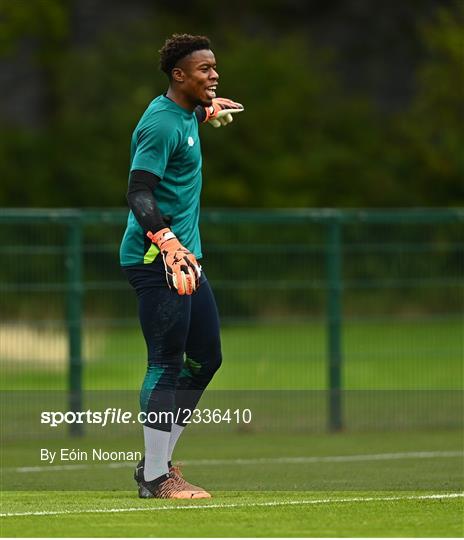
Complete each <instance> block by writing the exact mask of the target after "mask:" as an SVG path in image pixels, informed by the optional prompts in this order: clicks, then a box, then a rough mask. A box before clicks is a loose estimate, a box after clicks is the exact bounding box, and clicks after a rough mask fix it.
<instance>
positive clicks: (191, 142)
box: [187, 137, 195, 146]
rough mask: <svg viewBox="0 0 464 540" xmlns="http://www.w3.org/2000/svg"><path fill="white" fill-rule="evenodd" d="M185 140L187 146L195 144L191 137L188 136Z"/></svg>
mask: <svg viewBox="0 0 464 540" xmlns="http://www.w3.org/2000/svg"><path fill="white" fill-rule="evenodd" d="M187 142H188V145H189V146H193V145H194V144H195V141H194V140H193V137H189V138H188V139H187Z"/></svg>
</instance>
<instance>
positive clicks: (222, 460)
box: [0, 319, 464, 537]
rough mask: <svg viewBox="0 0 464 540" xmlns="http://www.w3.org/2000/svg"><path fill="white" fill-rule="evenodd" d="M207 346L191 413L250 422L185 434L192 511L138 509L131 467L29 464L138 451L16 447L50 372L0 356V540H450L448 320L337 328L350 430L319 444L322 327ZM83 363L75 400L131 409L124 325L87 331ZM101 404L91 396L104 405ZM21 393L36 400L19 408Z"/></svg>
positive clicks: (60, 374)
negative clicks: (211, 355) (216, 362)
mask: <svg viewBox="0 0 464 540" xmlns="http://www.w3.org/2000/svg"><path fill="white" fill-rule="evenodd" d="M222 339H223V352H224V364H223V367H222V368H221V370H220V372H219V373H218V374H217V377H216V378H215V379H214V381H213V383H212V385H211V387H210V388H211V390H216V392H214V391H210V392H209V393H208V394H207V395H206V396H205V397H204V398H203V401H202V405H203V406H204V404H207V403H209V402H208V400H212V402H214V400H219V401H218V402H219V403H221V404H223V405H227V406H234V405H236V404H237V403H240V406H245V405H246V404H247V403H248V402H249V400H251V399H255V401H253V402H252V403H253V407H254V413H256V421H254V422H253V424H252V425H251V426H250V427H247V428H246V429H237V428H234V429H232V428H230V429H223V427H222V426H220V427H218V428H217V429H215V428H214V426H212V427H211V426H209V427H208V428H207V429H206V428H205V429H202V428H203V426H191V427H189V428H188V431H187V432H186V434H185V436H184V437H183V438H182V439H181V441H180V444H179V447H178V449H177V451H176V458H177V459H178V460H180V461H183V462H185V469H184V472H185V475H186V477H187V479H188V480H190V481H191V482H193V483H197V484H199V485H203V486H204V487H206V488H208V489H210V490H211V492H212V494H213V499H211V500H209V501H196V502H193V503H188V502H185V501H183V502H175V501H146V500H139V499H138V498H137V496H136V491H135V484H134V483H133V480H132V479H131V473H132V467H133V463H119V464H116V465H115V464H108V463H83V464H81V465H82V467H81V466H79V468H73V467H72V466H71V467H68V464H64V465H65V466H64V468H63V467H62V465H63V464H61V465H60V467H61V468H53V467H51V468H50V466H47V465H46V464H44V463H41V462H40V459H39V449H40V448H41V447H45V448H50V449H59V448H61V447H69V448H77V447H79V448H81V449H83V450H87V451H89V452H90V450H91V448H93V447H102V448H105V449H108V450H111V449H116V450H122V449H124V450H128V449H130V450H140V449H141V436H140V431H139V428H138V426H134V430H133V431H128V432H127V433H124V434H123V433H119V435H118V433H117V432H116V435H115V433H112V435H111V436H110V435H108V436H103V435H102V433H99V432H97V431H95V430H94V431H91V432H88V433H87V435H86V436H85V437H83V438H81V439H66V438H64V437H63V436H64V434H65V430H61V431H60V432H57V438H52V437H53V436H52V434H50V433H49V432H47V433H45V436H44V437H43V438H39V436H37V438H35V439H34V438H32V437H30V438H27V437H21V434H22V432H21V431H18V428H17V426H22V429H23V430H24V429H26V430H27V429H28V428H29V427H31V426H32V427H34V425H35V423H36V422H37V420H36V417H37V416H36V412H37V410H38V409H37V407H39V409H40V408H41V407H45V404H47V403H48V401H47V400H48V399H50V401H51V402H52V401H53V399H55V398H54V394H53V393H51V392H48V393H47V392H43V390H45V389H47V390H52V389H65V387H66V363H65V362H61V363H60V362H59V361H58V360H57V361H56V362H55V360H53V361H51V360H50V361H49V362H48V363H47V362H46V361H44V362H37V361H34V358H31V359H30V361H29V360H28V359H26V360H22V361H21V362H20V363H18V362H17V361H15V360H14V359H7V362H6V363H4V365H3V366H2V389H3V390H9V391H11V390H19V392H18V393H16V394H13V393H11V394H6V401H5V403H6V406H5V409H6V411H7V413H8V414H7V416H6V418H5V417H4V418H3V420H4V422H3V427H2V456H1V462H2V478H1V482H2V488H3V493H2V499H1V506H2V509H1V514H2V515H1V518H0V526H1V535H2V536H3V537H5V536H12V537H25V536H35V537H37V536H51V537H63V536H90V537H92V536H94V537H98V536H116V537H125V536H127V537H138V536H142V537H146V536H155V537H156V536H191V537H195V536H296V537H297V536H355V537H356V536H361V537H363V536H364V537H366V536H400V537H401V536H411V537H414V536H436V537H456V536H462V535H463V534H464V526H463V517H462V516H463V509H464V506H463V501H464V500H463V498H462V494H463V487H464V484H463V476H464V474H463V473H464V470H463V469H464V463H463V456H464V454H463V437H462V432H461V431H459V430H458V429H456V428H455V427H453V426H456V423H459V419H461V420H462V397H459V391H460V390H461V389H462V385H463V363H462V359H463V334H462V321H460V320H457V319H437V320H433V321H431V320H428V321H401V322H400V323H399V322H398V321H393V320H390V321H388V320H385V321H371V322H367V321H364V322H362V323H361V322H360V323H355V322H351V323H347V324H346V326H345V330H344V334H343V342H344V367H343V385H344V388H346V389H348V391H349V392H351V394H348V395H346V396H344V413H345V415H346V418H345V419H346V421H347V424H348V427H349V428H350V429H352V428H353V426H355V428H356V429H353V430H352V431H348V432H346V433H338V434H331V435H329V434H324V433H322V432H321V431H323V430H324V429H325V426H326V398H325V396H324V394H323V393H322V392H321V390H324V389H326V387H327V379H326V375H327V361H326V335H325V330H324V325H323V324H322V323H316V322H313V323H310V322H309V323H305V324H296V325H274V326H255V325H250V326H234V327H225V328H224V329H223V333H222ZM34 345H35V347H36V348H37V350H39V349H40V347H41V345H40V343H35V344H34ZM43 347H44V348H45V347H46V344H45V342H44V344H43ZM56 356H57V357H58V354H57V355H56ZM85 356H86V365H85V370H84V388H85V389H93V390H104V389H107V390H110V389H111V390H116V391H117V390H124V389H131V390H134V391H133V392H132V393H127V395H125V397H124V399H126V400H127V401H128V402H130V403H132V405H134V404H135V406H136V402H137V396H136V394H137V389H138V388H139V386H140V381H141V379H142V377H143V374H144V370H145V346H144V343H143V340H142V338H141V335H140V332H139V330H138V328H136V327H128V328H126V327H121V328H119V329H115V328H110V327H108V328H106V329H102V328H92V327H87V328H86V332H85ZM285 389H287V390H288V392H286V393H285V392H282V391H283V390H285ZM24 390H26V392H24ZM33 390H40V392H37V393H34V392H32V391H33ZM257 390H261V391H260V392H258V391H257ZM276 390H278V392H276ZM306 390H307V391H309V393H308V392H304V391H306ZM227 391H231V392H227ZM240 391H242V392H240ZM266 391H270V392H266ZM356 391H360V392H358V393H356ZM417 391H419V392H417ZM437 391H441V393H440V392H437ZM234 392H235V393H234ZM318 392H319V393H318ZM116 393H117V392H116ZM116 393H115V394H109V393H107V394H105V393H104V392H103V393H102V392H100V393H98V395H97V398H98V399H101V400H102V403H104V402H105V400H107V399H109V397H110V396H113V397H114V396H115V395H116ZM58 396H59V397H60V396H61V397H60V399H64V398H65V396H64V394H63V393H61V394H58ZM18 398H19V402H18V401H15V400H17V399H18ZM26 398H27V399H29V400H34V399H35V400H36V403H35V404H34V403H32V401H31V404H30V405H31V407H30V408H28V406H26V405H27V403H26V405H25V406H22V405H21V401H22V400H24V402H26V401H27V399H26ZM97 398H95V399H97ZM88 399H89V400H90V399H91V396H90V397H88ZM98 399H97V402H98ZM221 400H222V401H221ZM64 403H66V401H64ZM111 406H113V403H111ZM10 413H11V414H10ZM308 417H311V418H312V420H314V421H313V423H312V424H311V426H312V428H311V429H312V431H311V430H308V429H307V428H308V425H307V420H308ZM366 419H367V420H366ZM28 422H29V423H28ZM391 425H394V426H395V430H392V429H391ZM388 426H390V427H388ZM424 426H426V427H427V429H425V428H424ZM420 427H422V428H423V429H419V428H420ZM382 429H383V430H384V431H382ZM387 429H389V430H387ZM317 430H319V433H317ZM356 430H357V431H356ZM363 430H364V431H363ZM315 431H316V432H315ZM42 435H43V433H42ZM60 436H61V437H62V438H59V437H60ZM110 465H112V466H110ZM24 467H33V468H34V469H33V470H29V469H26V470H23V468H24ZM154 513H155V515H153V514H154Z"/></svg>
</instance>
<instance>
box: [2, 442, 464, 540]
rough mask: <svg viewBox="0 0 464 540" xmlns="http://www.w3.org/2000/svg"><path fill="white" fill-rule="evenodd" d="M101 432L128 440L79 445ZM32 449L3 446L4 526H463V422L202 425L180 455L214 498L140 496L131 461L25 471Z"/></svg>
mask: <svg viewBox="0 0 464 540" xmlns="http://www.w3.org/2000/svg"><path fill="white" fill-rule="evenodd" d="M66 442H69V441H48V444H47V447H49V448H58V447H60V446H63V445H66ZM75 442H76V441H75V440H74V447H75ZM95 444H100V445H104V446H105V448H118V449H120V448H123V447H124V441H121V440H119V441H117V440H114V441H108V440H106V441H102V440H99V441H96V440H82V441H80V444H79V447H80V448H83V449H89V448H90V447H92V446H93V445H95ZM126 447H127V443H126ZM30 451H31V450H30V446H29V445H26V444H24V443H20V442H16V443H11V444H9V445H7V446H6V449H5V451H4V455H3V463H4V464H5V463H7V464H8V466H7V467H5V469H4V483H5V484H6V485H7V487H8V488H9V489H8V490H7V491H4V492H3V495H2V516H1V521H0V523H1V527H2V529H1V531H2V535H3V536H13V537H17V536H51V537H63V536H117V537H124V536H128V537H134V536H355V537H356V536H437V537H439V536H444V537H447V536H448V537H450V536H454V537H456V536H461V535H462V534H463V533H464V529H463V521H462V519H463V513H462V512H463V508H464V506H463V502H464V500H463V498H462V494H463V492H462V488H463V472H464V471H463V455H464V454H463V447H462V434H461V433H460V432H459V431H430V432H407V433H401V432H389V433H382V434H379V433H377V434H372V433H364V434H338V435H324V434H319V435H308V434H304V435H288V436H285V437H282V436H281V435H274V436H270V435H264V434H263V435H256V434H255V435H246V434H237V433H230V434H225V435H224V436H222V437H220V438H218V437H216V436H212V435H209V436H205V435H202V434H199V433H194V432H192V433H190V434H186V435H185V439H184V440H183V441H181V443H180V446H179V448H178V451H177V455H178V458H179V459H180V460H183V461H184V462H185V466H184V473H185V475H186V477H187V478H188V479H189V480H191V481H192V482H195V483H198V484H200V485H203V486H205V487H207V488H208V489H211V491H212V494H213V499H211V500H203V501H192V502H191V503H190V502H186V501H179V502H175V501H162V500H157V501H153V500H139V499H138V498H137V496H136V492H135V489H134V488H135V484H134V483H133V481H132V479H131V473H132V467H133V464H128V463H123V464H120V466H118V467H116V468H115V467H110V466H108V465H105V464H85V465H84V466H83V468H81V469H77V470H73V469H72V466H71V468H70V469H68V470H66V468H65V469H57V470H55V469H53V468H52V469H48V468H47V467H46V466H42V468H39V469H37V470H35V471H34V472H19V471H20V470H21V466H22V465H24V463H25V462H26V463H29V462H30V460H28V458H27V456H28V452H30ZM70 486H71V487H73V488H74V489H73V490H70V489H69V487H70ZM13 487H14V490H13ZM60 489H66V491H57V490H60ZM154 513H155V514H154Z"/></svg>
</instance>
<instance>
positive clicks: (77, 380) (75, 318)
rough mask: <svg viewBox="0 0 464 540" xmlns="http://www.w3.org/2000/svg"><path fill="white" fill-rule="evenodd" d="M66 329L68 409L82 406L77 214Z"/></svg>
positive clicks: (74, 429)
mask: <svg viewBox="0 0 464 540" xmlns="http://www.w3.org/2000/svg"><path fill="white" fill-rule="evenodd" d="M67 248H68V249H67V257H66V269H67V282H68V283H67V285H68V286H67V317H66V319H67V329H68V345H69V373H68V377H69V378H68V388H69V401H68V403H69V410H71V411H80V410H82V293H83V287H82V224H81V220H80V218H79V217H78V218H77V219H73V220H72V221H71V222H70V223H69V225H68V245H67ZM69 428H70V434H71V435H74V436H77V435H82V433H83V429H82V424H76V423H73V424H70V426H69Z"/></svg>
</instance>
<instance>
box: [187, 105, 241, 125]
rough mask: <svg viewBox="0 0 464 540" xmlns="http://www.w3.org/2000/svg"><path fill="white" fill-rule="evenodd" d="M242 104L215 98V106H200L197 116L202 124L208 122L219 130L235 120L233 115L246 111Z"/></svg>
mask: <svg viewBox="0 0 464 540" xmlns="http://www.w3.org/2000/svg"><path fill="white" fill-rule="evenodd" d="M244 110H245V109H244V107H243V105H242V104H241V103H237V102H236V101H232V100H231V99H227V98H214V99H213V104H212V105H210V106H209V107H202V106H201V105H198V107H196V109H195V114H196V116H197V118H198V122H199V123H200V124H202V123H205V122H208V123H209V124H211V125H212V126H213V127H215V128H218V127H221V126H226V125H227V124H230V123H231V122H232V120H233V116H232V115H233V114H236V113H239V112H242V111H244Z"/></svg>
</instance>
